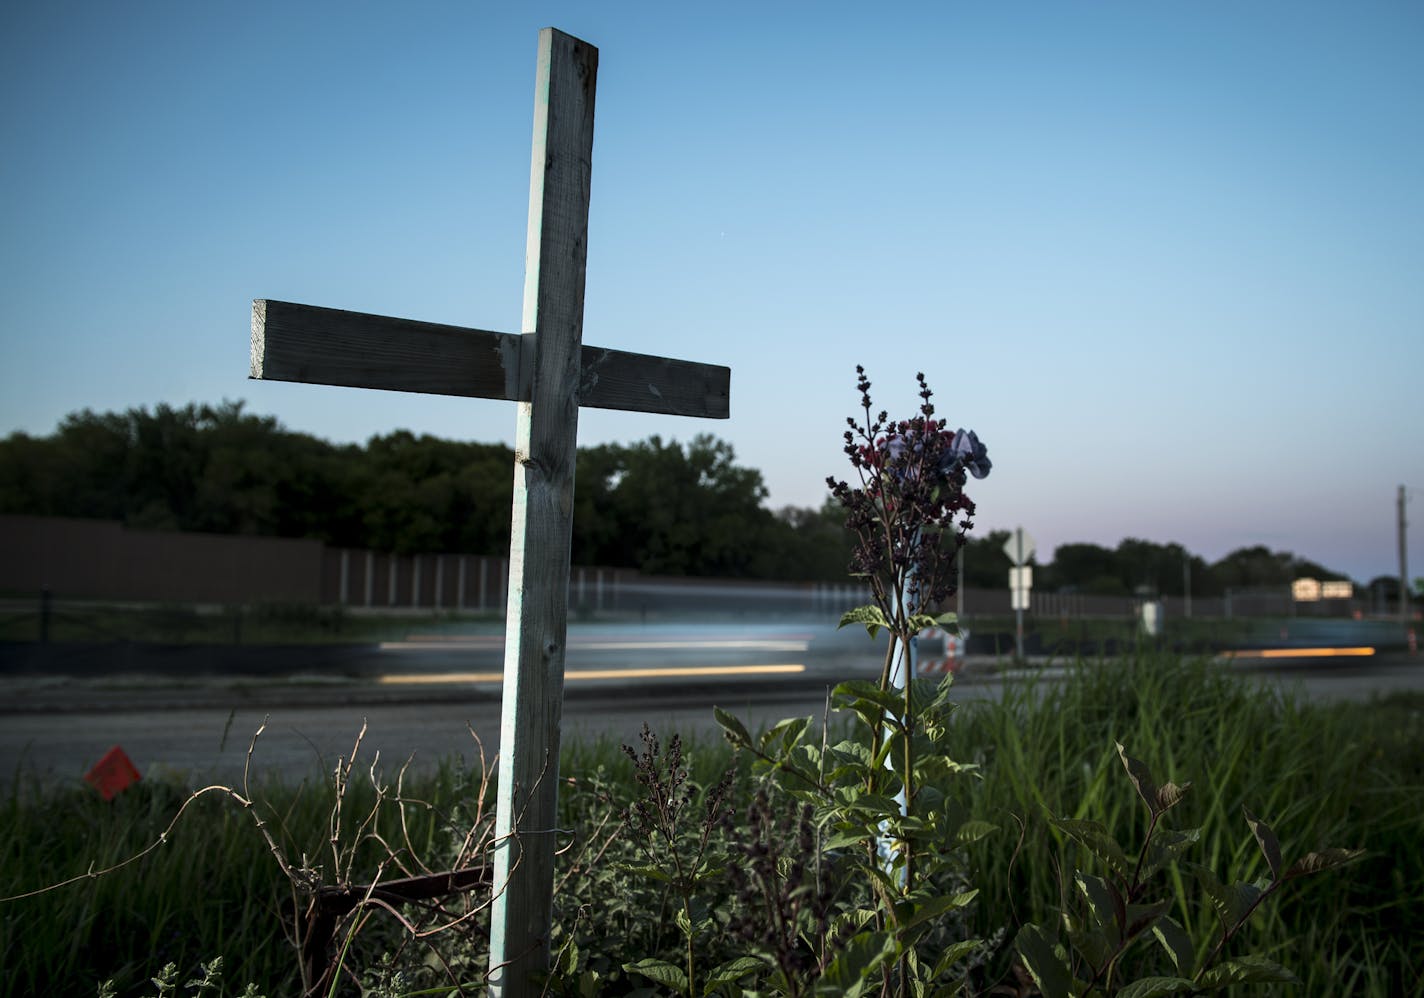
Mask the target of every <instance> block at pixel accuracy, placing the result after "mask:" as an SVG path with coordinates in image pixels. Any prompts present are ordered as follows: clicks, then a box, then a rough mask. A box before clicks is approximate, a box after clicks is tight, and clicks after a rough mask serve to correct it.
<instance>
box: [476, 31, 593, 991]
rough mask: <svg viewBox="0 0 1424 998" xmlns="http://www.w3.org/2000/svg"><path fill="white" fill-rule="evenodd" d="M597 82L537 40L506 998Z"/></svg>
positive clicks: (545, 940) (558, 532)
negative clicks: (527, 381)
mask: <svg viewBox="0 0 1424 998" xmlns="http://www.w3.org/2000/svg"><path fill="white" fill-rule="evenodd" d="M597 74H598V50H597V49H596V48H594V47H593V46H591V45H589V44H587V43H586V42H583V41H580V40H578V39H576V38H573V37H571V36H569V35H566V34H563V33H562V32H560V31H556V30H554V29H553V28H545V29H544V30H543V31H541V32H540V33H539V65H538V73H537V78H536V83H535V89H534V148H533V155H532V162H531V165H530V179H529V236H528V244H527V248H526V250H525V261H524V266H525V275H524V320H523V333H524V338H525V345H524V351H523V352H524V360H523V361H522V364H521V366H522V367H523V366H525V365H530V364H531V363H532V368H527V369H529V370H531V371H532V377H531V380H530V383H529V397H528V401H521V402H520V403H519V417H518V419H519V422H518V428H517V431H516V436H515V455H514V456H515V477H514V509H513V535H512V538H511V541H510V548H509V604H508V616H507V623H506V630H505V644H504V649H505V651H504V696H503V702H502V705H501V710H502V716H501V722H500V750H499V784H498V801H497V810H496V816H495V851H494V876H493V890H494V895H493V907H492V910H491V929H490V963H489V971H490V976H489V984H490V994H491V995H499V996H515V995H524V994H533V993H536V992H537V990H538V989H537V988H536V987H535V985H534V982H533V977H534V975H535V974H536V973H540V972H543V971H545V970H546V969H547V967H548V956H549V929H550V922H551V920H552V910H551V899H552V895H553V876H554V848H555V841H554V826H555V823H556V822H555V816H556V807H557V787H558V780H559V720H560V714H561V711H562V705H563V685H564V641H565V637H566V634H567V628H568V588H569V587H568V578H569V547H570V543H571V537H570V534H571V527H572V523H573V505H574V464H575V459H576V453H577V442H576V438H577V433H578V406H579V391H578V389H579V374H580V353H581V347H582V340H583V302H584V274H585V263H586V261H587V256H588V203H589V192H590V175H591V168H592V162H593V105H594V93H595V83H596V80H597ZM531 355H532V356H531Z"/></svg>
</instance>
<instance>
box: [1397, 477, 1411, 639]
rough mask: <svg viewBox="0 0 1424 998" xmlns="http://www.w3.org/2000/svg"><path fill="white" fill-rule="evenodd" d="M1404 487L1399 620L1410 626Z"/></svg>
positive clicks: (1401, 490)
mask: <svg viewBox="0 0 1424 998" xmlns="http://www.w3.org/2000/svg"><path fill="white" fill-rule="evenodd" d="M1404 498H1405V496H1404V486H1403V485H1401V486H1400V487H1399V620H1400V622H1401V623H1403V624H1405V625H1406V626H1407V625H1408V624H1409V564H1408V551H1409V548H1408V545H1407V544H1405V540H1404V538H1405V526H1406V524H1405V520H1404Z"/></svg>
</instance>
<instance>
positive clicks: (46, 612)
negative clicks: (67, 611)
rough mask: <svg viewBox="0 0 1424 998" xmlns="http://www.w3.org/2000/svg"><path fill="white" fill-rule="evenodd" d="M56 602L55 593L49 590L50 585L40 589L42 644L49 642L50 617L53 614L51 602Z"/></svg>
mask: <svg viewBox="0 0 1424 998" xmlns="http://www.w3.org/2000/svg"><path fill="white" fill-rule="evenodd" d="M53 602H54V594H53V593H51V592H50V591H49V587H48V586H46V587H45V588H43V589H41V590H40V644H42V645H47V644H49V619H50V614H51V604H52V603H53Z"/></svg>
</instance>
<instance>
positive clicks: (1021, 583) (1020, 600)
mask: <svg viewBox="0 0 1424 998" xmlns="http://www.w3.org/2000/svg"><path fill="white" fill-rule="evenodd" d="M1033 551H1034V545H1033V538H1032V537H1030V536H1029V533H1028V531H1027V530H1025V529H1024V528H1023V527H1015V528H1014V532H1013V533H1012V534H1010V535H1009V539H1008V541H1006V542H1005V543H1004V553H1005V554H1007V555H1008V556H1009V561H1011V562H1013V565H1014V567H1013V568H1011V569H1009V594H1010V597H1011V601H1012V602H1011V605H1012V607H1013V611H1014V648H1015V655H1016V657H1017V658H1018V659H1019V661H1023V657H1024V627H1023V615H1024V611H1025V610H1027V609H1028V608H1029V595H1028V594H1029V591H1030V590H1031V589H1033V568H1032V567H1031V566H1030V565H1028V564H1027V562H1028V560H1029V559H1030V558H1032V557H1033Z"/></svg>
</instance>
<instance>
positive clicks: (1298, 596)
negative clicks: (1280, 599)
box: [1291, 579, 1320, 603]
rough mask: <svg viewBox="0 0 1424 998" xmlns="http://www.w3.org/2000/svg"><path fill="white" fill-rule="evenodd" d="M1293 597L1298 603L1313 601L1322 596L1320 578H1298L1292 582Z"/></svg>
mask: <svg viewBox="0 0 1424 998" xmlns="http://www.w3.org/2000/svg"><path fill="white" fill-rule="evenodd" d="M1291 598H1292V599H1294V600H1295V601H1296V602H1297V603H1313V602H1315V601H1316V600H1318V599H1319V598H1320V580H1319V579H1296V580H1295V581H1294V582H1292V583H1291Z"/></svg>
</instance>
